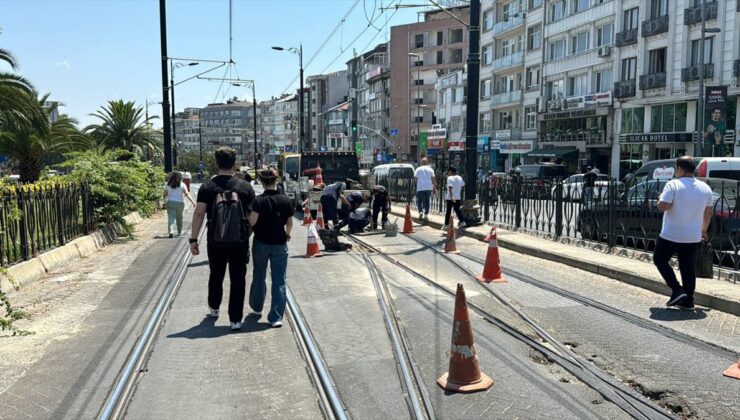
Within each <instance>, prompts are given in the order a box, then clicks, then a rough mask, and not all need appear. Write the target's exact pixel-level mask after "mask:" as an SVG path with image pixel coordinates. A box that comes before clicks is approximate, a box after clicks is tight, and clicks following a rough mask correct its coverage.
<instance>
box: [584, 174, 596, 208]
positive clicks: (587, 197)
mask: <svg viewBox="0 0 740 420" xmlns="http://www.w3.org/2000/svg"><path fill="white" fill-rule="evenodd" d="M597 177H598V175H597V174H596V172H595V170H594V169H592V168H591V167H590V166H589V167H587V168H586V173H584V174H583V199H584V202H585V203H586V204H591V203H592V202H593V201H594V187H595V186H596V178H597Z"/></svg>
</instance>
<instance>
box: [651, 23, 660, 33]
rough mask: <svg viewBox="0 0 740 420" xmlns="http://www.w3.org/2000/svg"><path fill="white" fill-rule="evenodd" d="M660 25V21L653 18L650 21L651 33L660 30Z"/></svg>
mask: <svg viewBox="0 0 740 420" xmlns="http://www.w3.org/2000/svg"><path fill="white" fill-rule="evenodd" d="M659 25H660V23H659V22H658V21H657V20H651V21H650V33H651V34H654V33H656V32H658V26H659Z"/></svg>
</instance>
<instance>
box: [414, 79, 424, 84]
mask: <svg viewBox="0 0 740 420" xmlns="http://www.w3.org/2000/svg"><path fill="white" fill-rule="evenodd" d="M423 85H424V79H416V80H414V86H423Z"/></svg>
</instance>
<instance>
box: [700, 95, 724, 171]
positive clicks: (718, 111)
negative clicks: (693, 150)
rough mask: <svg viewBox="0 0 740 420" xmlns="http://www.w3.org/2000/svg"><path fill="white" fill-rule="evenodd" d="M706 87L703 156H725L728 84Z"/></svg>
mask: <svg viewBox="0 0 740 420" xmlns="http://www.w3.org/2000/svg"><path fill="white" fill-rule="evenodd" d="M705 89H706V90H705V92H704V130H703V133H702V134H703V135H702V156H725V149H726V148H725V133H726V132H727V86H707V87H706V88H705Z"/></svg>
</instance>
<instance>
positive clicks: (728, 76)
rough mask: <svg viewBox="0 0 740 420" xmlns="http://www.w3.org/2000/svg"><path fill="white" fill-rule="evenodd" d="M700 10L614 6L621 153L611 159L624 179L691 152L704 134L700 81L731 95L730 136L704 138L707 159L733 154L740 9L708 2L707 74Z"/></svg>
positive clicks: (670, 4) (637, 2)
mask: <svg viewBox="0 0 740 420" xmlns="http://www.w3.org/2000/svg"><path fill="white" fill-rule="evenodd" d="M701 3H702V2H701V1H700V0H676V1H667V0H620V1H614V5H615V7H616V9H617V11H618V14H617V18H616V27H617V28H618V31H617V33H616V37H615V41H616V45H615V46H616V50H615V52H614V55H615V58H616V60H617V62H618V65H617V68H616V71H615V75H616V80H617V81H616V83H615V84H614V96H615V98H616V100H617V103H616V104H615V108H616V110H615V119H616V127H615V131H616V134H615V138H616V140H617V142H618V148H616V152H617V153H615V156H613V159H615V160H617V159H618V162H615V164H620V166H621V169H622V173H621V175H622V176H624V175H625V173H626V172H627V171H629V170H630V169H631V168H632V169H634V167H635V166H639V164H640V163H642V162H643V161H647V160H653V159H663V158H672V157H676V156H681V155H684V154H693V153H694V143H693V142H694V141H695V140H697V139H698V138H699V137H701V136H700V135H699V134H698V132H701V131H703V130H702V129H701V118H700V116H699V115H698V108H699V106H698V103H699V96H700V93H699V79H700V78H703V79H704V83H705V85H706V86H711V87H715V88H714V90H717V89H716V87H724V88H719V91H720V92H722V91H723V90H724V89H727V94H726V100H725V101H724V102H725V104H723V107H722V110H721V118H722V120H723V121H724V126H725V127H726V131H725V133H724V136H718V137H716V138H715V136H711V138H709V137H708V136H707V137H706V138H705V140H706V141H705V147H703V149H705V150H703V151H702V152H703V153H702V154H703V155H704V156H710V155H711V156H720V155H725V154H732V152H733V149H736V147H735V145H736V144H737V140H736V136H735V133H736V132H737V121H738V118H737V95H738V94H740V88H738V77H740V61H738V57H739V54H738V51H740V40H738V39H737V36H736V35H737V33H738V19H737V16H738V12H740V2H736V1H709V0H708V1H707V6H706V7H707V9H706V27H707V28H708V29H709V31H711V32H709V33H706V39H705V41H704V60H703V61H704V65H703V67H702V65H701V53H700V49H701V48H700V45H701V17H702V13H701ZM722 93H723V92H722ZM719 96H722V95H719ZM708 113H709V114H711V113H712V109H708ZM705 115H707V114H705ZM710 119H711V117H710V116H707V117H705V121H709V120H710ZM735 155H736V156H737V155H738V153H737V152H735Z"/></svg>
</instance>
